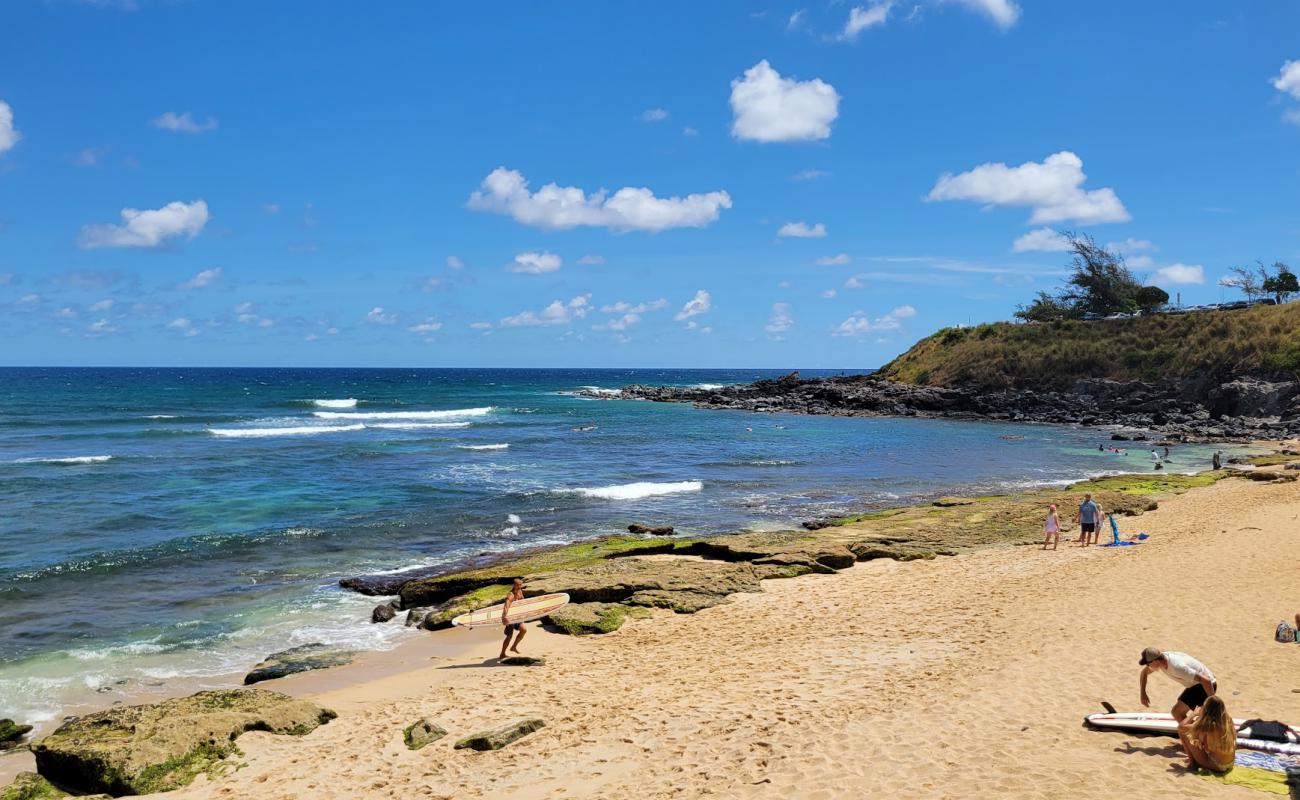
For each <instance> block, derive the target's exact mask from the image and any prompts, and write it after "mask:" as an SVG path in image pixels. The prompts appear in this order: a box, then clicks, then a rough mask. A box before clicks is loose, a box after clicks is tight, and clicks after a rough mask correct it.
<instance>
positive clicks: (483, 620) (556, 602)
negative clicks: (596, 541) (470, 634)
mask: <svg viewBox="0 0 1300 800" xmlns="http://www.w3.org/2000/svg"><path fill="white" fill-rule="evenodd" d="M568 604H569V596H568V595H567V594H564V593H563V592H561V593H559V594H539V595H537V596H536V597H525V598H524V599H523V600H516V601H515V602H514V603H512V604H511V605H510V616H509V617H507V618H506V621H505V623H504V624H507V625H514V624H515V623H517V622H532V621H533V620H535V619H541V618H542V617H544V616H546V615H547V614H550V613H551V612H552V611H557V610H559V609H561V608H563V607H564V606H566V605H568ZM505 607H506V604H505V603H498V604H497V605H495V606H488V607H487V608H480V609H479V610H478V611H471V612H470V613H468V614H461V615H460V616H459V617H456V618H455V619H453V620H452V621H451V624H452V625H457V626H460V627H463V628H486V627H491V626H497V627H500V626H501V625H502V624H503V623H502V622H501V612H502V611H503V610H505Z"/></svg>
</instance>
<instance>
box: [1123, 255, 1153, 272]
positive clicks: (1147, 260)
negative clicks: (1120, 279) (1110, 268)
mask: <svg viewBox="0 0 1300 800" xmlns="http://www.w3.org/2000/svg"><path fill="white" fill-rule="evenodd" d="M1124 263H1125V264H1127V265H1128V266H1130V267H1132V268H1133V269H1146V268H1147V267H1149V266H1151V265H1152V264H1154V263H1156V260H1155V259H1154V258H1152V257H1151V256H1128V257H1125V259H1124Z"/></svg>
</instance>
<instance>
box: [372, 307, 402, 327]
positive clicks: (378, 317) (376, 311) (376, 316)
mask: <svg viewBox="0 0 1300 800" xmlns="http://www.w3.org/2000/svg"><path fill="white" fill-rule="evenodd" d="M366 322H372V323H374V324H375V325H393V324H395V323H396V322H397V315H396V314H390V313H388V312H386V311H384V307H383V306H375V307H374V308H372V309H370V311H369V312H367V313H366Z"/></svg>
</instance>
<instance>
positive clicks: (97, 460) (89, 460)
mask: <svg viewBox="0 0 1300 800" xmlns="http://www.w3.org/2000/svg"><path fill="white" fill-rule="evenodd" d="M112 458H113V457H112V456H69V457H67V458H18V459H14V462H13V463H15V464H102V463H104V462H105V461H111V460H112Z"/></svg>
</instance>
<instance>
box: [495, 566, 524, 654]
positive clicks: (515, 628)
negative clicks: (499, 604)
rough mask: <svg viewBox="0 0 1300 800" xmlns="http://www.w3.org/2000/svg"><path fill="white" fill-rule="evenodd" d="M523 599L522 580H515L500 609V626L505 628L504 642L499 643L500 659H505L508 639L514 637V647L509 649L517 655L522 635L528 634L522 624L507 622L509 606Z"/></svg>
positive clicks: (522, 638)
mask: <svg viewBox="0 0 1300 800" xmlns="http://www.w3.org/2000/svg"><path fill="white" fill-rule="evenodd" d="M523 599H524V579H523V578H515V583H514V585H513V586H511V587H510V594H508V595H506V604H505V607H504V608H502V609H501V624H502V625H504V626H506V638H505V641H503V642H501V656H500V657H501V658H505V657H506V648H507V647H510V637H511V636H512V635H513V636H515V645H514V647H510V652H512V653H518V652H519V643H520V642H522V641H523V640H524V634H525V633H528V630H527V629H526V628H525V627H524V625H523V623H522V622H514V623H512V622H508V621H507V620H509V618H510V606H512V605H514V603H515V601H516V600H523ZM515 634H518V635H515Z"/></svg>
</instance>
